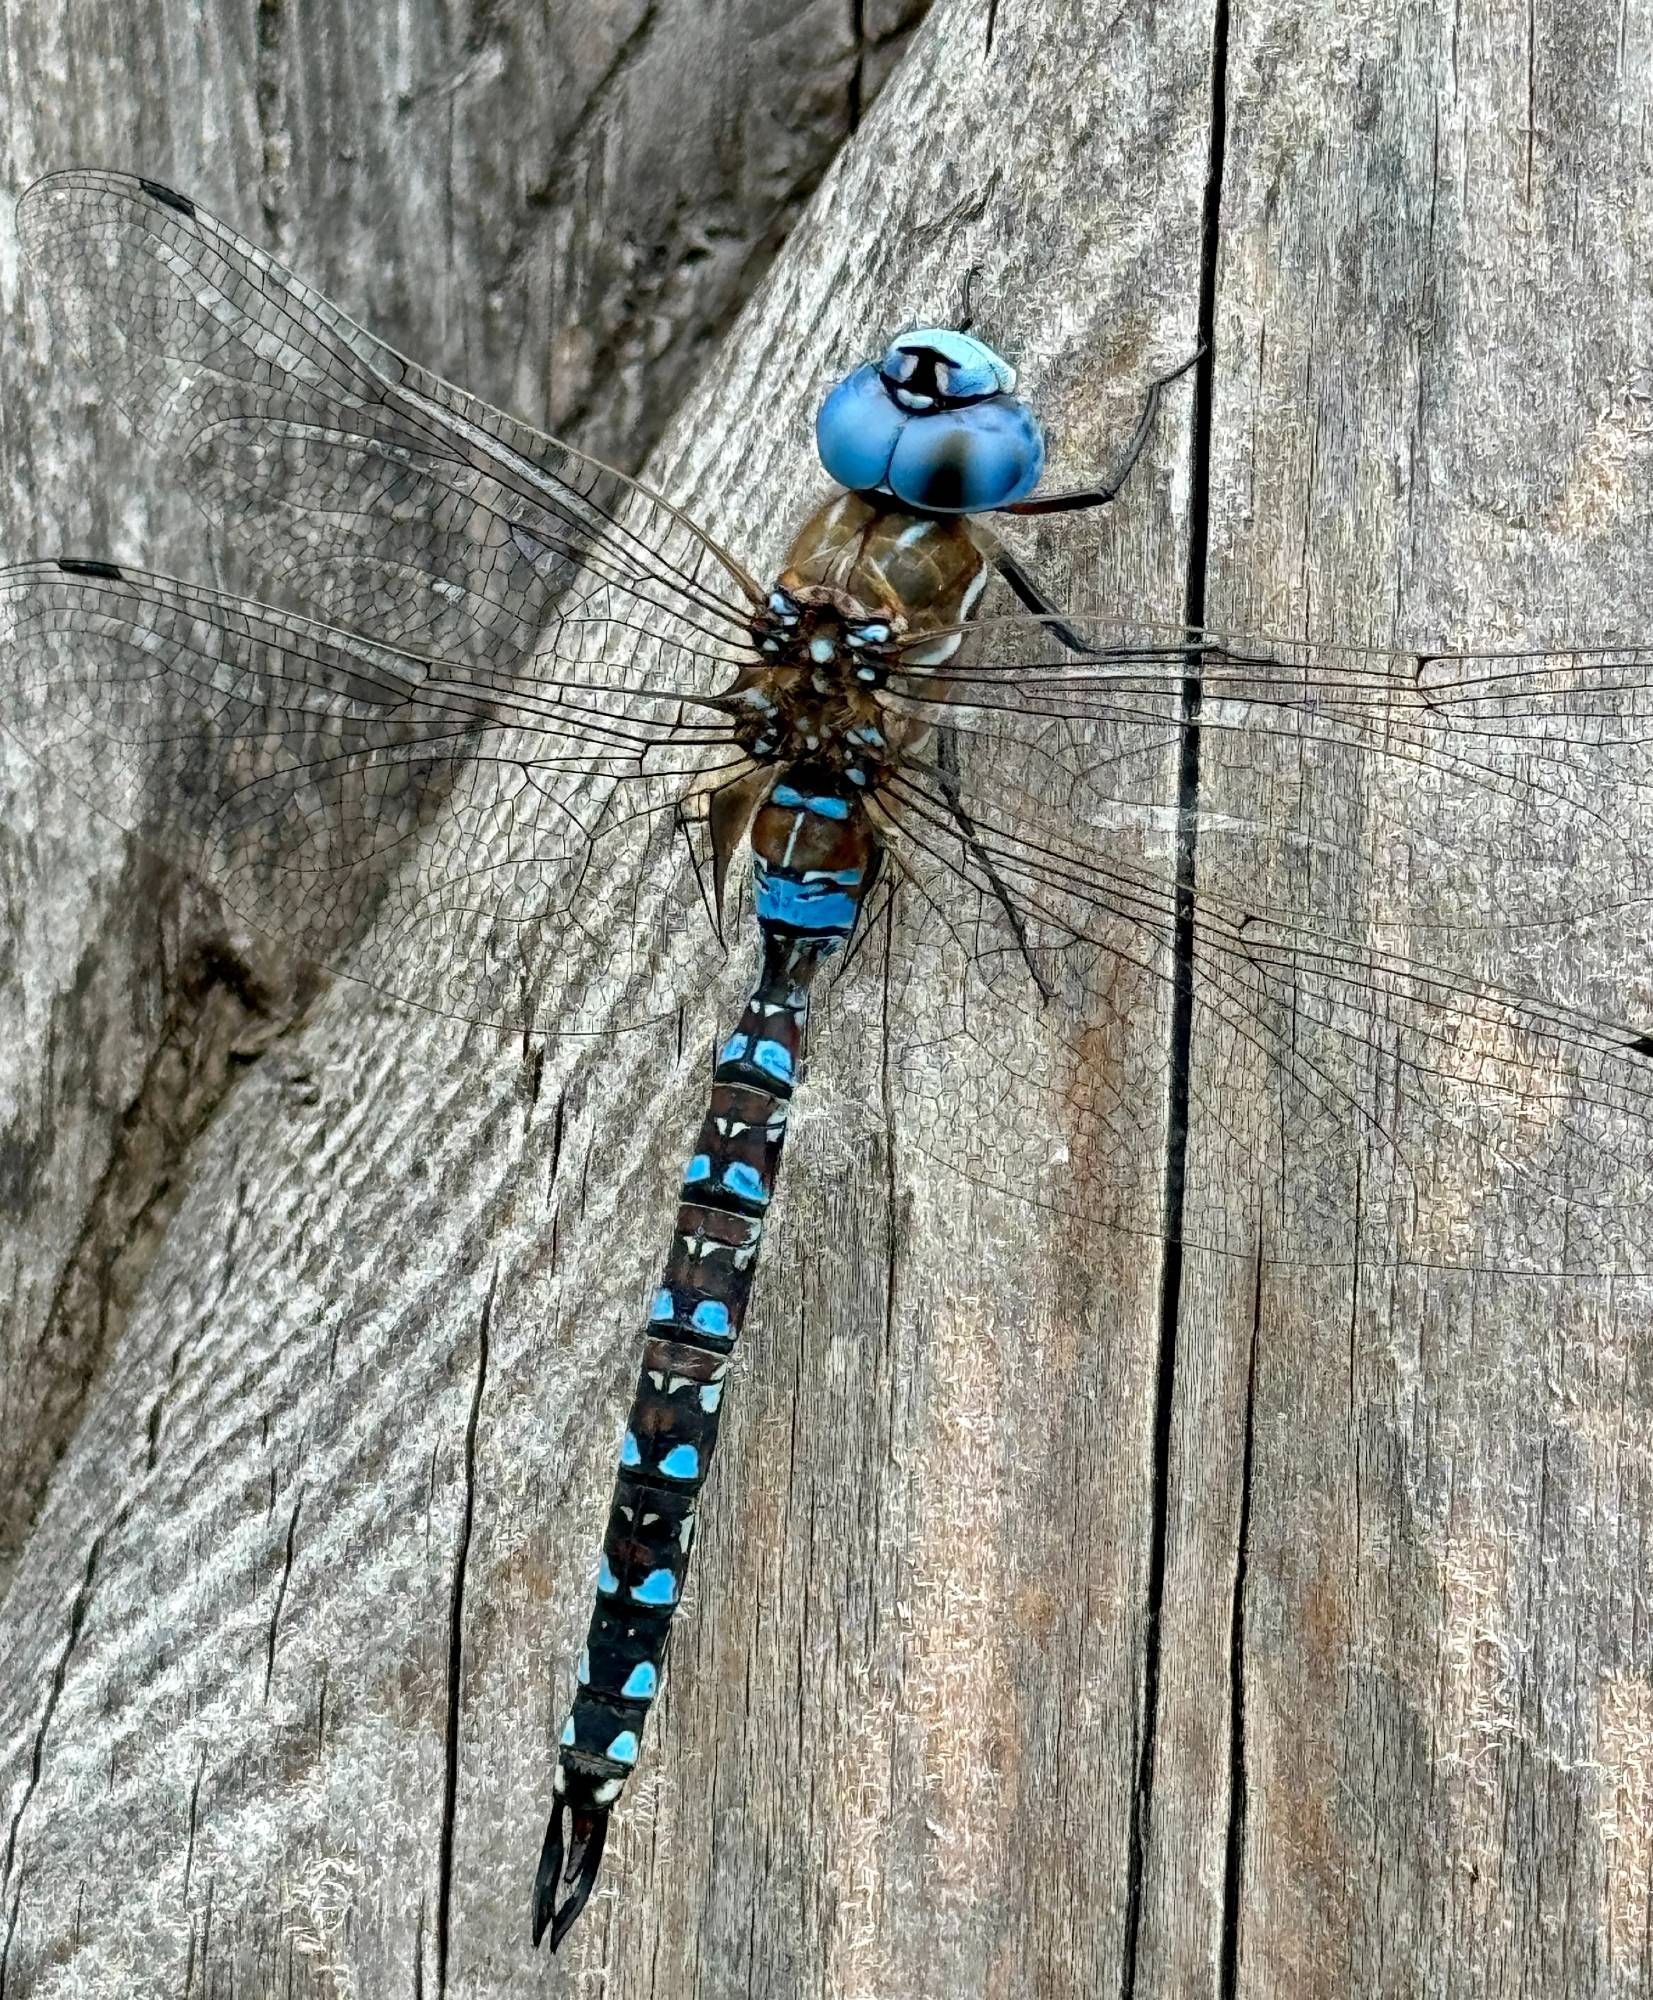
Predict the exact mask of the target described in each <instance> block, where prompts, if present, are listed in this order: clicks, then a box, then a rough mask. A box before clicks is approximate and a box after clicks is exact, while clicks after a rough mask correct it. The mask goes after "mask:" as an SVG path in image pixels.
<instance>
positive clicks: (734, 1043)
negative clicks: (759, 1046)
mask: <svg viewBox="0 0 1653 2000" xmlns="http://www.w3.org/2000/svg"><path fill="white" fill-rule="evenodd" d="M751 1041H752V1038H751V1036H750V1035H740V1034H736V1035H731V1036H730V1037H729V1039H728V1041H726V1042H725V1043H724V1044H723V1053H722V1054H721V1055H720V1056H719V1057H718V1061H719V1062H720V1063H727V1062H739V1061H740V1059H741V1057H742V1056H743V1055H745V1053H746V1051H747V1049H748V1048H749V1047H750V1046H751Z"/></svg>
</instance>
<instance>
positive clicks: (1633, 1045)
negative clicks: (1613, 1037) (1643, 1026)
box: [1627, 1035, 1653, 1056]
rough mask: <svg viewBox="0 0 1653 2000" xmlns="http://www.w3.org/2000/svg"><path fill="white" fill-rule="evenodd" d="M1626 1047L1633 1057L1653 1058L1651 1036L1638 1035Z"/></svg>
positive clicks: (1652, 1038)
mask: <svg viewBox="0 0 1653 2000" xmlns="http://www.w3.org/2000/svg"><path fill="white" fill-rule="evenodd" d="M1627 1046H1628V1048H1629V1050H1630V1053H1631V1054H1632V1055H1633V1056H1653V1035H1638V1036H1637V1037H1636V1038H1635V1040H1634V1041H1633V1042H1630V1043H1628V1044H1627Z"/></svg>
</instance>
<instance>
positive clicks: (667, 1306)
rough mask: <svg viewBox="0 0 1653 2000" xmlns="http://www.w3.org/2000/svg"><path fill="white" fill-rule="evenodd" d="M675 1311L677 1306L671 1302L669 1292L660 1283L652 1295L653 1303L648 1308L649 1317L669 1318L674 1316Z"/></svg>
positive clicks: (654, 1318)
mask: <svg viewBox="0 0 1653 2000" xmlns="http://www.w3.org/2000/svg"><path fill="white" fill-rule="evenodd" d="M676 1312H677V1308H676V1306H674V1305H673V1304H672V1295H671V1293H670V1292H669V1291H667V1289H666V1287H665V1286H664V1285H662V1286H661V1287H660V1289H659V1291H657V1292H656V1293H655V1295H654V1304H653V1305H652V1306H651V1307H650V1308H649V1318H650V1319H653V1320H662V1319H671V1318H673V1317H675V1315H676Z"/></svg>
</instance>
